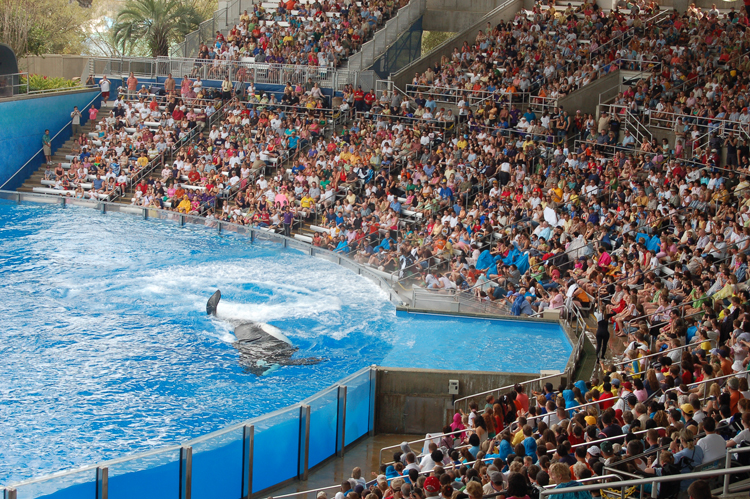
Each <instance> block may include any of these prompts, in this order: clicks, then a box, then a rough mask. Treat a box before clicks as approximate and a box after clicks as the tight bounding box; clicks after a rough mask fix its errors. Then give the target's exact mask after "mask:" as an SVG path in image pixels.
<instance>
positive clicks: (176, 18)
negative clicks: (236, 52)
mask: <svg viewBox="0 0 750 499" xmlns="http://www.w3.org/2000/svg"><path fill="white" fill-rule="evenodd" d="M204 15H205V12H202V11H201V9H200V8H198V6H197V5H196V4H195V3H193V2H186V1H184V0H128V1H127V2H126V3H125V5H124V6H123V8H122V9H121V10H120V12H119V13H118V14H117V19H116V21H115V25H114V26H113V28H112V30H113V33H114V38H115V40H116V42H117V44H118V45H119V46H120V47H121V48H122V50H123V52H128V47H131V46H133V45H136V44H138V43H139V42H140V41H142V40H143V41H145V43H146V45H147V46H148V49H149V51H150V54H149V55H151V56H153V57H156V56H166V55H169V47H170V46H171V45H172V44H173V43H176V42H179V41H181V40H182V39H183V38H184V36H185V35H186V34H188V33H189V32H191V31H193V30H195V29H196V28H197V27H198V25H199V24H200V22H201V21H203V18H204Z"/></svg>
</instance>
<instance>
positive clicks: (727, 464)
mask: <svg viewBox="0 0 750 499" xmlns="http://www.w3.org/2000/svg"><path fill="white" fill-rule="evenodd" d="M745 452H750V447H729V448H727V456H726V458H725V460H724V469H727V470H730V469H732V454H742V453H745ZM735 470H736V468H735ZM729 477H730V475H724V485H723V486H722V488H721V496H722V497H726V496H727V495H729Z"/></svg>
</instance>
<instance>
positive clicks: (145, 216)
mask: <svg viewBox="0 0 750 499" xmlns="http://www.w3.org/2000/svg"><path fill="white" fill-rule="evenodd" d="M143 219H144V220H147V219H148V210H147V209H146V208H143Z"/></svg>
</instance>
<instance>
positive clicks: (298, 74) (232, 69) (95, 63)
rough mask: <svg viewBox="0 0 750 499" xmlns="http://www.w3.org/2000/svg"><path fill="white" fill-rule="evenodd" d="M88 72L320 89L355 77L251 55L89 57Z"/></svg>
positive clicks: (345, 72) (351, 73)
mask: <svg viewBox="0 0 750 499" xmlns="http://www.w3.org/2000/svg"><path fill="white" fill-rule="evenodd" d="M89 72H90V73H91V74H92V75H110V76H121V77H123V79H125V78H127V76H128V75H129V74H130V73H133V75H135V76H136V77H141V78H166V77H167V76H169V75H170V74H171V75H173V77H174V78H175V79H178V80H179V79H180V78H182V77H183V76H188V77H190V78H197V77H200V78H201V79H203V80H206V81H207V82H208V81H211V80H216V81H222V80H224V79H225V78H228V79H229V81H231V82H232V83H236V82H247V83H250V82H253V83H256V84H271V85H286V84H287V83H289V82H291V83H292V84H297V83H300V84H304V83H306V82H308V81H312V82H314V83H318V84H319V85H320V86H321V87H322V88H332V89H334V90H339V89H340V88H342V87H343V86H344V85H346V84H347V83H353V82H354V81H355V78H356V71H350V70H347V69H336V68H332V67H326V66H310V65H297V64H270V63H265V62H254V61H253V60H252V58H245V59H241V60H237V61H224V60H211V59H198V58H195V57H155V58H151V57H92V58H90V59H89ZM214 86H215V85H214Z"/></svg>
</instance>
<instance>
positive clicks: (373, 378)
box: [367, 364, 378, 437]
mask: <svg viewBox="0 0 750 499" xmlns="http://www.w3.org/2000/svg"><path fill="white" fill-rule="evenodd" d="M377 379H378V369H377V366H376V365H375V364H373V365H371V366H370V414H369V421H368V427H367V428H368V432H369V434H370V436H371V437H373V436H375V397H376V395H377V391H376V389H375V388H376V383H377Z"/></svg>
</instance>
